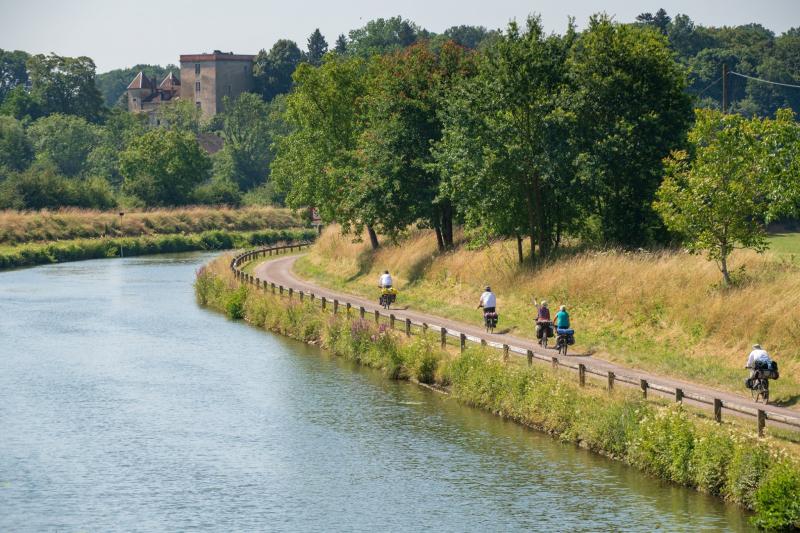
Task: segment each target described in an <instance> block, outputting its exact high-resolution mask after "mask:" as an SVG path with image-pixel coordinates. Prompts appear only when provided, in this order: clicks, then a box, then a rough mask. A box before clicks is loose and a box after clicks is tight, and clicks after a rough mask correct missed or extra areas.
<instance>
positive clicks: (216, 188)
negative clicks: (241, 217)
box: [191, 177, 242, 206]
mask: <svg viewBox="0 0 800 533" xmlns="http://www.w3.org/2000/svg"><path fill="white" fill-rule="evenodd" d="M191 199H192V203H195V204H200V205H228V206H238V205H239V204H241V202H242V191H240V190H239V186H238V185H236V184H235V183H234V182H232V181H230V180H228V179H224V178H217V177H214V178H212V179H211V180H209V181H208V182H207V183H204V184H202V185H198V186H197V187H196V188H195V189H194V190H193V191H192V195H191Z"/></svg>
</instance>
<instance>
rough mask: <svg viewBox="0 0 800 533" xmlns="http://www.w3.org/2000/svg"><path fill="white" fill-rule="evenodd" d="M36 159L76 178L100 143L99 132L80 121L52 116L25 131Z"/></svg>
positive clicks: (58, 115)
mask: <svg viewBox="0 0 800 533" xmlns="http://www.w3.org/2000/svg"><path fill="white" fill-rule="evenodd" d="M28 134H29V135H30V138H31V140H32V142H33V146H34V149H35V152H36V159H37V160H39V161H49V162H51V163H52V164H53V165H55V168H56V170H57V171H58V172H59V173H60V174H63V175H64V176H67V177H72V178H74V177H78V176H80V175H82V174H83V172H84V170H85V169H86V166H87V157H88V155H89V153H90V152H91V151H92V149H93V148H94V147H95V146H96V145H97V144H98V142H99V140H100V131H99V129H98V127H97V126H95V125H94V124H89V123H88V122H86V120H84V119H83V118H81V117H77V116H73V115H62V114H61V113H55V114H52V115H50V116H47V117H42V118H40V119H39V120H37V121H36V122H34V123H33V124H31V126H30V128H28Z"/></svg>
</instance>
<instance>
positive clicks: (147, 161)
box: [119, 128, 211, 206]
mask: <svg viewBox="0 0 800 533" xmlns="http://www.w3.org/2000/svg"><path fill="white" fill-rule="evenodd" d="M119 159H120V172H121V173H122V176H123V179H124V183H123V190H125V191H126V192H128V193H130V194H132V195H134V196H136V197H138V198H139V199H141V200H142V201H143V202H145V204H146V205H148V206H170V205H183V204H186V203H187V202H188V201H189V199H190V195H191V193H192V190H193V189H194V187H195V186H196V185H198V184H200V183H202V182H204V181H205V180H206V179H208V173H209V170H210V168H211V161H210V160H209V158H208V156H207V155H206V154H205V152H203V151H202V150H201V148H200V145H199V144H198V143H197V139H196V138H195V136H194V135H193V134H191V133H189V132H179V131H174V130H166V129H162V128H158V129H154V130H151V131H149V132H147V133H145V134H144V135H142V136H141V137H138V138H136V139H134V140H133V141H131V143H130V144H129V145H128V147H127V148H126V149H125V151H123V152H122V153H121V154H120V157H119Z"/></svg>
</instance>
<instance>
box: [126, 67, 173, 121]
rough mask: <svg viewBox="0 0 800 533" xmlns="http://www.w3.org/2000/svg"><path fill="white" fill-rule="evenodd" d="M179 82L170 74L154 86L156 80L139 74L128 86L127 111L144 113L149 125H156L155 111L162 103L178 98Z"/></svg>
mask: <svg viewBox="0 0 800 533" xmlns="http://www.w3.org/2000/svg"><path fill="white" fill-rule="evenodd" d="M180 90H181V82H180V80H178V79H177V78H176V77H175V76H174V75H173V74H172V72H170V73H169V74H167V76H166V77H165V78H164V79H163V80H162V81H161V83H159V84H158V85H156V80H154V79H151V78H149V77H147V76H146V75H145V74H144V72H139V73H138V74H137V75H136V77H135V78H133V81H132V82H131V83H130V85H128V111H130V112H131V113H146V114H147V117H148V121H149V122H150V123H151V124H154V125H157V124H158V117H157V115H156V111H158V108H159V106H160V105H161V104H163V103H164V102H170V101H172V100H175V99H176V98H178V96H179V93H180Z"/></svg>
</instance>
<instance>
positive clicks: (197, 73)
mask: <svg viewBox="0 0 800 533" xmlns="http://www.w3.org/2000/svg"><path fill="white" fill-rule="evenodd" d="M194 75H195V76H199V75H200V63H195V64H194Z"/></svg>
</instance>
